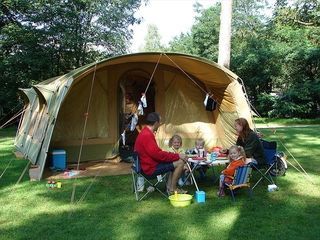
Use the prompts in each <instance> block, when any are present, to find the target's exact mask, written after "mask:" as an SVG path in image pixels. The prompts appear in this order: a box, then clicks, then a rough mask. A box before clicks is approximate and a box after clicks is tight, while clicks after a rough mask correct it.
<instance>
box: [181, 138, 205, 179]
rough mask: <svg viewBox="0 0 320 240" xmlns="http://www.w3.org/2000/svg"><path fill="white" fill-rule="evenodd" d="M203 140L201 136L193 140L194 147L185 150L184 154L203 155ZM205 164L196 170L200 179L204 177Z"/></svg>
mask: <svg viewBox="0 0 320 240" xmlns="http://www.w3.org/2000/svg"><path fill="white" fill-rule="evenodd" d="M204 145H205V141H204V139H203V138H198V139H196V141H195V147H194V148H192V149H189V150H187V151H186V154H197V155H199V154H200V153H202V154H203V156H202V157H205V155H206V152H205V150H204ZM207 169H208V167H207V166H199V167H198V168H197V171H199V174H200V179H204V178H205V177H206V171H207Z"/></svg>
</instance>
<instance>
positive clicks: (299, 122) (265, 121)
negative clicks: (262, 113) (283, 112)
mask: <svg viewBox="0 0 320 240" xmlns="http://www.w3.org/2000/svg"><path fill="white" fill-rule="evenodd" d="M254 121H255V123H256V124H259V125H262V124H273V125H288V126H290V125H313V124H320V118H315V119H301V118H288V119H287V118H254Z"/></svg>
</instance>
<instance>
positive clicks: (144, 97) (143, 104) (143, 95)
mask: <svg viewBox="0 0 320 240" xmlns="http://www.w3.org/2000/svg"><path fill="white" fill-rule="evenodd" d="M141 95H142V96H141V98H140V100H141V102H142V107H144V108H146V107H147V106H148V105H147V98H146V94H145V93H142V94H141Z"/></svg>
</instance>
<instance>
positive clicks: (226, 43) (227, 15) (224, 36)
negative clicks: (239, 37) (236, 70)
mask: <svg viewBox="0 0 320 240" xmlns="http://www.w3.org/2000/svg"><path fill="white" fill-rule="evenodd" d="M231 20H232V0H221V14H220V32H219V56H218V64H220V65H222V66H225V67H226V68H229V67H230V56H231Z"/></svg>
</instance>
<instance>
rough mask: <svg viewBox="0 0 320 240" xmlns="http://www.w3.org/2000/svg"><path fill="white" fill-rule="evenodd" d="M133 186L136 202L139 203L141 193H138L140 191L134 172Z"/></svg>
mask: <svg viewBox="0 0 320 240" xmlns="http://www.w3.org/2000/svg"><path fill="white" fill-rule="evenodd" d="M132 185H133V191H134V194H135V197H136V200H137V201H139V193H138V189H137V183H136V178H135V173H134V172H133V171H132Z"/></svg>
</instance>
